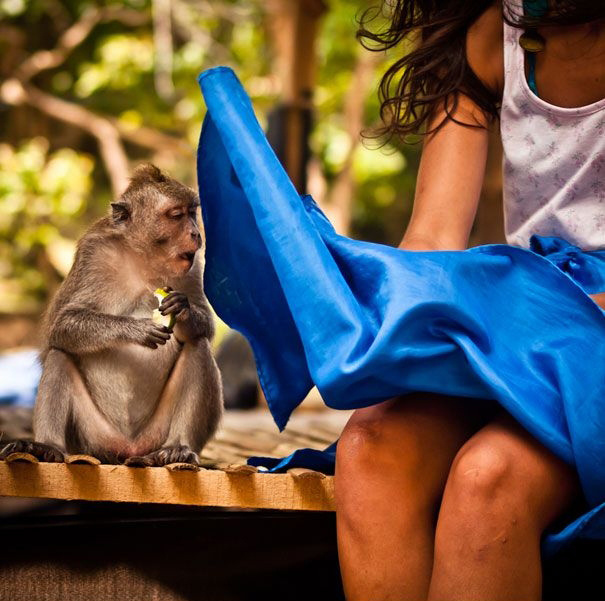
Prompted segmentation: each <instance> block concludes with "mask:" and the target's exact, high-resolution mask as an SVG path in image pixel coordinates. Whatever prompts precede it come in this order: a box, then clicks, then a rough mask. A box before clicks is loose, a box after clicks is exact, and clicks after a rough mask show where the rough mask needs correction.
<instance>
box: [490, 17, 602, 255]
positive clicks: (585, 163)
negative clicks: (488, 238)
mask: <svg viewBox="0 0 605 601" xmlns="http://www.w3.org/2000/svg"><path fill="white" fill-rule="evenodd" d="M521 33H522V30H520V29H518V28H515V27H510V26H509V25H508V24H507V23H506V22H505V23H504V94H503V97H502V108H501V112H500V130H501V133H502V144H503V146H504V162H503V192H504V223H505V230H506V240H507V242H508V243H509V244H514V245H515V246H522V247H525V248H527V247H529V238H530V236H531V235H532V234H539V235H541V236H558V237H561V238H565V239H566V240H567V241H568V242H570V243H572V244H573V245H575V246H579V247H580V248H582V249H584V250H596V249H601V248H605V99H602V100H599V101H598V102H594V103H593V104H588V105H586V106H582V107H578V108H563V107H559V106H554V105H552V104H549V103H548V102H545V101H544V100H542V99H541V98H539V97H538V96H536V95H535V94H534V93H533V92H532V91H531V90H530V88H529V85H528V83H527V80H526V77H525V69H524V61H525V56H524V51H523V49H522V48H521V47H520V46H519V36H520V35H521Z"/></svg>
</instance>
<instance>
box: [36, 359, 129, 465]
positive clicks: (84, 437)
mask: <svg viewBox="0 0 605 601" xmlns="http://www.w3.org/2000/svg"><path fill="white" fill-rule="evenodd" d="M34 439H35V440H36V443H41V444H42V445H45V446H46V445H48V446H51V447H54V448H57V449H60V450H61V451H62V452H66V451H67V452H69V453H83V452H85V453H93V454H95V455H100V457H99V458H102V459H105V460H108V458H111V457H113V456H114V455H117V454H119V453H120V452H124V450H125V447H127V445H128V442H127V441H126V439H125V438H124V437H123V436H122V435H121V434H120V433H119V432H117V431H116V429H115V428H114V427H113V426H112V425H111V424H109V423H108V421H107V420H106V419H105V417H104V416H103V415H102V414H101V413H100V412H99V410H98V408H97V407H96V405H95V403H94V402H93V400H92V398H91V397H90V393H89V392H88V389H87V388H86V385H85V383H84V380H83V378H82V375H81V373H80V370H79V369H78V367H77V366H76V364H75V363H74V361H73V360H72V358H71V357H70V356H69V355H67V354H66V353H64V352H62V351H59V350H57V349H51V350H50V351H49V353H48V355H47V357H46V360H45V361H44V369H43V371H42V378H41V380H40V386H39V388H38V396H37V397H36V406H35V408H34Z"/></svg>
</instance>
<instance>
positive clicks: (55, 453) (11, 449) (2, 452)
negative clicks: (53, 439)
mask: <svg viewBox="0 0 605 601" xmlns="http://www.w3.org/2000/svg"><path fill="white" fill-rule="evenodd" d="M13 453H28V454H29V455H33V456H34V457H35V458H36V459H38V460H40V461H46V462H48V463H63V461H65V457H64V455H63V453H62V452H61V451H60V450H59V449H57V448H56V447H53V446H52V445H49V444H43V443H41V442H34V441H31V440H15V441H14V442H9V443H8V444H7V445H6V446H5V447H4V448H2V449H0V459H6V458H7V457H8V456H9V455H12V454H13Z"/></svg>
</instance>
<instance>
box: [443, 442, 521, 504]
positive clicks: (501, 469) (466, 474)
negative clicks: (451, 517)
mask: <svg viewBox="0 0 605 601" xmlns="http://www.w3.org/2000/svg"><path fill="white" fill-rule="evenodd" d="M514 472H515V470H514V459H513V458H512V457H511V456H510V454H509V453H508V452H506V451H504V450H503V449H501V448H498V447H496V446H492V445H489V444H473V443H472V442H471V443H469V444H467V445H465V446H463V447H462V449H461V450H460V451H459V452H458V454H457V455H456V457H455V459H454V461H453V462H452V467H451V469H450V472H449V475H448V479H447V485H446V494H447V495H448V497H450V498H451V499H453V500H456V501H457V502H458V503H463V504H465V505H469V506H472V507H480V506H491V505H493V504H499V503H500V502H501V499H502V497H504V496H509V497H511V498H512V497H515V496H518V497H521V496H523V493H524V490H523V487H522V486H517V487H515V486H514V477H515V474H514ZM518 484H520V483H518Z"/></svg>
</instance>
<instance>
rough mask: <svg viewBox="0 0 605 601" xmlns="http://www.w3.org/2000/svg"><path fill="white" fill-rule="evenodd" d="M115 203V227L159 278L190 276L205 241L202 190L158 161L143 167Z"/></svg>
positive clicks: (137, 171) (113, 216) (144, 264)
mask: <svg viewBox="0 0 605 601" xmlns="http://www.w3.org/2000/svg"><path fill="white" fill-rule="evenodd" d="M111 207H112V220H113V224H114V227H115V228H116V229H117V230H118V231H120V232H121V233H122V234H123V236H124V238H125V239H126V240H128V241H129V245H130V247H131V248H132V249H133V250H134V251H135V252H136V253H137V254H138V255H139V256H140V258H141V264H142V266H143V268H144V269H145V271H146V272H147V273H148V275H149V276H150V277H152V278H153V279H154V280H155V279H159V280H160V282H161V281H164V282H165V281H166V280H165V278H166V277H180V276H183V275H185V274H186V273H187V272H188V271H189V270H190V269H191V267H192V266H193V263H194V261H195V255H196V253H197V251H198V250H199V249H200V248H201V246H202V236H201V234H200V220H199V208H200V202H199V199H198V197H197V194H196V193H195V192H194V191H193V190H191V188H188V187H187V186H184V185H183V184H181V183H180V182H178V181H177V180H174V179H172V178H171V177H168V176H166V175H164V174H162V173H161V172H160V170H159V169H158V168H157V167H154V166H153V165H144V166H142V167H141V168H138V169H137V170H136V171H135V173H134V175H133V178H132V180H131V183H130V185H129V186H128V188H127V189H126V191H125V192H124V194H122V196H121V198H120V199H119V200H118V201H117V202H114V203H111Z"/></svg>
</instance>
